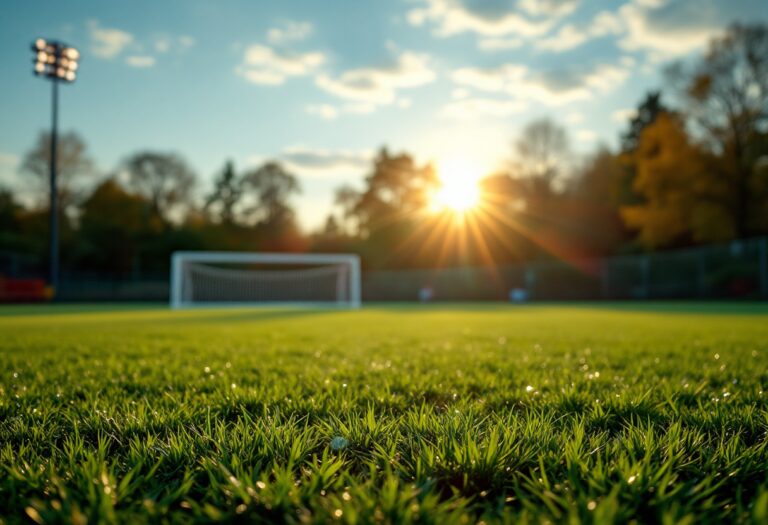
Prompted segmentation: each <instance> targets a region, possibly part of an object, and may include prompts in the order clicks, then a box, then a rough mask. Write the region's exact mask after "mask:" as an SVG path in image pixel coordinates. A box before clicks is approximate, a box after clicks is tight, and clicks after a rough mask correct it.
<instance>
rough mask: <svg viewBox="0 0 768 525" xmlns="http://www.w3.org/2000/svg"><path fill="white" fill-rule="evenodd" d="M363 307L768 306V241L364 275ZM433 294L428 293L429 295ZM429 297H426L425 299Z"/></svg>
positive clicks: (104, 283)
mask: <svg viewBox="0 0 768 525" xmlns="http://www.w3.org/2000/svg"><path fill="white" fill-rule="evenodd" d="M36 266H37V267H38V268H39V265H35V264H34V263H33V262H31V261H30V260H29V258H27V257H24V256H18V255H14V254H7V253H6V254H3V253H0V278H2V276H5V277H6V278H13V277H30V276H32V275H30V272H29V271H28V270H26V269H28V268H35V267H36ZM362 279H363V283H362V284H363V300H364V301H417V300H419V299H420V298H424V297H426V295H430V296H431V300H435V301H506V300H509V299H510V297H517V298H525V299H526V300H531V301H568V300H663V299H703V300H707V299H744V300H768V237H761V238H753V239H746V240H739V241H733V242H730V243H727V244H721V245H710V246H703V247H696V248H690V249H685V250H674V251H663V252H655V253H648V254H638V255H625V256H618V257H609V258H605V259H595V260H578V261H566V260H548V261H536V262H530V263H526V264H517V265H509V266H493V267H464V268H444V269H417V270H397V271H367V272H366V271H364V272H363V278H362ZM168 281H169V277H168V275H166V274H155V275H146V274H141V273H139V272H134V273H133V274H132V276H130V277H127V278H119V277H114V276H109V275H104V274H94V273H91V274H84V273H65V274H63V275H62V277H61V285H60V289H59V294H58V297H59V298H60V300H62V301H167V300H168V293H169V282H168ZM427 291H428V292H427ZM425 292H427V293H426V294H425Z"/></svg>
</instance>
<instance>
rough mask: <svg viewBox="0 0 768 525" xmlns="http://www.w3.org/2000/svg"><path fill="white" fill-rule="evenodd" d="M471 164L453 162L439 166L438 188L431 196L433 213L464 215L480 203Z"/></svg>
mask: <svg viewBox="0 0 768 525" xmlns="http://www.w3.org/2000/svg"><path fill="white" fill-rule="evenodd" d="M475 171H476V170H474V169H473V167H472V166H471V164H469V163H467V162H464V161H459V160H454V161H451V162H446V163H441V164H440V166H439V171H438V173H439V177H440V188H439V189H438V190H437V191H436V192H435V193H434V195H433V196H432V203H431V205H432V209H433V210H434V211H443V210H449V211H452V212H454V213H457V214H464V213H467V212H469V211H470V210H472V209H473V208H474V207H475V206H477V205H478V203H479V202H480V188H479V187H478V180H477V176H476V175H475Z"/></svg>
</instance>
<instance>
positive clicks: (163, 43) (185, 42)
mask: <svg viewBox="0 0 768 525" xmlns="http://www.w3.org/2000/svg"><path fill="white" fill-rule="evenodd" d="M153 45H154V48H155V51H157V52H158V53H168V52H169V51H177V52H180V53H181V52H184V51H186V50H187V49H189V48H191V47H192V46H194V45H195V39H194V38H192V37H191V36H188V35H181V36H178V37H171V36H167V35H162V36H158V37H156V38H155V40H154V44H153Z"/></svg>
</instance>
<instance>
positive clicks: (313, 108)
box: [306, 104, 339, 120]
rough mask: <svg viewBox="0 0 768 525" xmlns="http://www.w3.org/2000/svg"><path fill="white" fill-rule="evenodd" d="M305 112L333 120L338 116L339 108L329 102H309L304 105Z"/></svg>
mask: <svg viewBox="0 0 768 525" xmlns="http://www.w3.org/2000/svg"><path fill="white" fill-rule="evenodd" d="M306 111H307V113H309V114H310V115H314V116H316V117H320V118H322V119H325V120H333V119H335V118H336V117H338V116H339V110H338V109H336V108H335V107H334V106H331V105H330V104H311V105H309V106H307V107H306Z"/></svg>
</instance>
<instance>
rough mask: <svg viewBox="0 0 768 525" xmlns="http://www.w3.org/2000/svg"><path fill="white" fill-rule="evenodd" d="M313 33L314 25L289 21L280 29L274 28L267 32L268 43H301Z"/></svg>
mask: <svg viewBox="0 0 768 525" xmlns="http://www.w3.org/2000/svg"><path fill="white" fill-rule="evenodd" d="M312 31H313V28H312V24H310V23H309V22H296V21H293V20H287V21H285V22H283V23H282V24H281V25H280V26H279V27H273V28H271V29H270V30H269V31H267V41H268V42H269V43H271V44H285V43H288V42H299V41H301V40H304V39H306V38H307V37H308V36H309V35H311V34H312Z"/></svg>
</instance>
